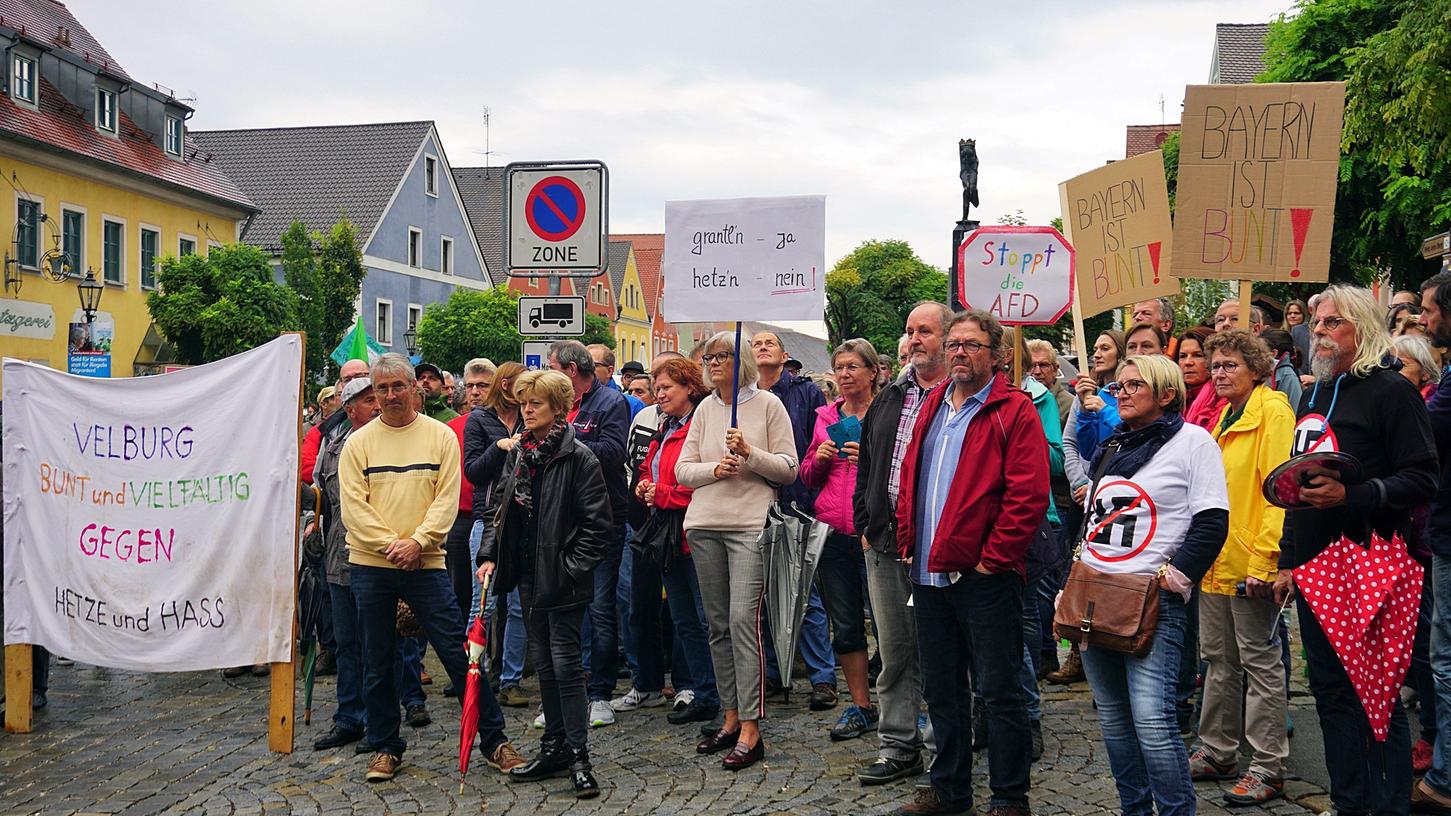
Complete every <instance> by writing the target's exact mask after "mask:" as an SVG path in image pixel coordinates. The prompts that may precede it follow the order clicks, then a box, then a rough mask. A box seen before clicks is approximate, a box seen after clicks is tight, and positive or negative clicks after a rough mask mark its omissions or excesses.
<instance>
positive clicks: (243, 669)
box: [222, 666, 252, 680]
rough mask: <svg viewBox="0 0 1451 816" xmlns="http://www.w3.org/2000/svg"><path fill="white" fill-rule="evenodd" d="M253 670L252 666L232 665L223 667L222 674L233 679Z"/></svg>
mask: <svg viewBox="0 0 1451 816" xmlns="http://www.w3.org/2000/svg"><path fill="white" fill-rule="evenodd" d="M251 670H252V667H251V666H232V667H231V668H229V669H222V676H223V677H225V678H227V679H228V680H231V679H233V678H236V677H241V676H242V675H244V674H246V673H247V672H249V671H251Z"/></svg>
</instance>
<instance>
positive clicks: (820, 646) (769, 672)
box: [761, 581, 836, 686]
mask: <svg viewBox="0 0 1451 816" xmlns="http://www.w3.org/2000/svg"><path fill="white" fill-rule="evenodd" d="M761 638H762V639H763V640H764V641H765V644H766V676H767V677H769V678H771V679H772V680H780V679H781V667H780V666H779V665H777V663H776V643H775V641H773V640H772V639H771V620H770V616H768V615H762V616H761ZM796 645H797V648H798V649H800V650H801V659H802V660H803V661H805V663H806V676H807V677H808V678H809V679H810V680H811V684H812V685H813V686H814V685H816V684H817V683H826V684H828V685H832V686H835V685H836V654H835V653H833V652H832V651H831V635H830V633H829V632H828V631H827V627H826V606H825V605H823V604H822V603H821V593H819V592H817V591H816V583H815V582H814V581H813V582H812V585H811V597H810V598H807V600H806V616H805V617H804V618H802V619H801V635H800V637H798V638H797V644H796Z"/></svg>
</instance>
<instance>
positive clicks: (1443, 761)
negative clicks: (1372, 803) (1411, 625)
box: [1426, 555, 1451, 796]
mask: <svg viewBox="0 0 1451 816" xmlns="http://www.w3.org/2000/svg"><path fill="white" fill-rule="evenodd" d="M1431 595H1432V597H1433V599H1434V607H1433V608H1432V610H1431V677H1432V679H1433V680H1434V682H1435V685H1436V750H1435V752H1434V753H1433V755H1432V759H1431V770H1429V771H1427V772H1426V784H1427V785H1430V786H1431V787H1432V788H1434V789H1436V790H1437V791H1438V792H1440V793H1442V794H1444V795H1447V796H1451V558H1448V557H1446V556H1443V555H1437V556H1434V557H1433V558H1432V560H1431Z"/></svg>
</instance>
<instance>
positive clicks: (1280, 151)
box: [1173, 82, 1345, 283]
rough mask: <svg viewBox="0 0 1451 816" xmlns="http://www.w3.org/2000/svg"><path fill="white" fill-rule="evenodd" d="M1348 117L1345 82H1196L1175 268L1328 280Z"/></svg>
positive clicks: (1190, 95)
mask: <svg viewBox="0 0 1451 816" xmlns="http://www.w3.org/2000/svg"><path fill="white" fill-rule="evenodd" d="M1344 116H1345V83H1343V82H1307V83H1267V84H1255V85H1190V86H1189V87H1188V88H1187V89H1186V90H1185V94H1184V116H1183V127H1182V128H1181V130H1182V133H1183V136H1182V137H1181V140H1182V141H1181V142H1180V146H1179V184H1178V190H1177V196H1176V200H1175V208H1174V256H1173V258H1174V260H1173V268H1174V274H1175V275H1177V276H1179V277H1180V278H1216V279H1223V280H1248V281H1292V282H1305V283H1310V282H1324V281H1326V280H1328V279H1329V274H1330V236H1331V231H1332V228H1333V227H1334V220H1335V186H1336V182H1337V180H1338V178H1339V170H1340V128H1341V123H1342V121H1343V119H1344Z"/></svg>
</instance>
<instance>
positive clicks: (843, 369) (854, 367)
mask: <svg viewBox="0 0 1451 816" xmlns="http://www.w3.org/2000/svg"><path fill="white" fill-rule="evenodd" d="M864 368H866V366H864V365H860V364H858V363H843V364H841V365H839V366H832V368H831V370H832V371H835V372H836V373H838V374H855V373H857V372H858V371H861V370H862V369H864Z"/></svg>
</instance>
